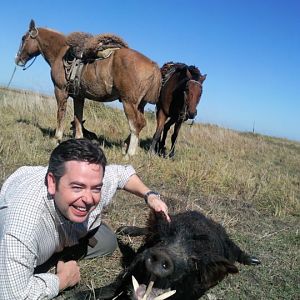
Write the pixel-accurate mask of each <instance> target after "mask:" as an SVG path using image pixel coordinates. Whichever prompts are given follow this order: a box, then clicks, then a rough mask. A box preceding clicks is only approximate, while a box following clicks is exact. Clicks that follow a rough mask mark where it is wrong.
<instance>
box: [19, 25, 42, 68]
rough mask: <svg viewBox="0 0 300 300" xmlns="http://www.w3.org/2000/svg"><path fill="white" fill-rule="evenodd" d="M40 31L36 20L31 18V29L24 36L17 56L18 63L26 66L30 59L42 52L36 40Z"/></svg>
mask: <svg viewBox="0 0 300 300" xmlns="http://www.w3.org/2000/svg"><path fill="white" fill-rule="evenodd" d="M38 33H39V32H38V29H37V28H36V27H35V23H34V21H33V20H31V21H30V24H29V30H28V31H27V32H26V33H25V34H24V35H23V37H22V40H21V44H20V48H19V50H18V53H17V55H16V58H15V63H16V65H18V66H22V67H24V66H25V65H26V63H27V62H28V61H29V60H30V59H32V58H33V57H36V56H38V55H39V54H40V53H41V52H40V49H39V45H38V42H37V40H36V37H37V36H38Z"/></svg>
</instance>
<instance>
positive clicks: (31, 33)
mask: <svg viewBox="0 0 300 300" xmlns="http://www.w3.org/2000/svg"><path fill="white" fill-rule="evenodd" d="M38 34H39V30H38V29H37V28H34V30H29V31H28V35H29V37H30V38H32V39H36V38H37V36H38ZM27 39H28V37H26V38H25V40H24V41H23V40H22V41H21V43H20V46H19V50H18V52H17V57H18V56H19V55H20V54H21V50H22V49H23V46H24V43H25V42H26V41H27ZM39 50H40V52H41V54H42V55H43V53H42V51H41V49H39ZM36 58H37V56H34V58H33V60H32V61H31V63H30V64H29V65H28V66H27V67H26V63H27V62H28V61H29V60H31V59H32V58H31V59H29V60H28V61H27V62H26V63H25V64H24V67H23V71H25V70H27V69H29V68H30V67H31V66H32V65H33V63H34V62H35V60H36Z"/></svg>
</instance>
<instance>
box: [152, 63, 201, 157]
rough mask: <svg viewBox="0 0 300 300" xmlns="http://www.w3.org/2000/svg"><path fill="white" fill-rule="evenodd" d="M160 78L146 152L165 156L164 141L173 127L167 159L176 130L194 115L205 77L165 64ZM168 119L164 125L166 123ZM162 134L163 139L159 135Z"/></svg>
mask: <svg viewBox="0 0 300 300" xmlns="http://www.w3.org/2000/svg"><path fill="white" fill-rule="evenodd" d="M161 73H162V77H163V84H162V89H161V92H160V97H159V101H158V103H157V105H156V109H157V111H156V119H157V127H156V131H155V134H154V136H153V140H152V144H151V147H150V151H151V152H152V153H157V154H159V155H162V156H164V157H166V147H165V142H166V138H167V134H168V131H169V129H170V127H171V126H172V125H173V124H175V126H174V127H175V128H174V133H173V135H172V137H171V142H172V144H171V150H170V153H169V157H173V156H174V154H175V144H176V139H177V136H178V132H179V130H180V127H181V125H182V123H183V122H184V121H186V120H187V119H194V118H195V117H196V115H197V109H196V108H197V105H198V103H199V101H200V97H201V94H202V84H203V82H204V80H205V78H206V74H205V75H201V73H200V71H199V69H198V68H196V67H195V66H187V65H186V64H183V63H173V62H168V63H166V64H164V65H163V66H162V68H161ZM168 118H169V120H168V121H167V122H166V120H167V119H168ZM162 132H163V136H162V137H161V134H162Z"/></svg>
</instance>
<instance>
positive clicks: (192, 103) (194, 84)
mask: <svg viewBox="0 0 300 300" xmlns="http://www.w3.org/2000/svg"><path fill="white" fill-rule="evenodd" d="M205 78H206V75H201V74H199V76H198V78H197V79H193V77H191V79H189V80H188V81H187V82H186V85H185V90H184V101H185V104H186V117H187V118H188V119H194V118H195V117H196V115H197V105H198V103H199V102H200V98H201V95H202V83H203V82H204V80H205Z"/></svg>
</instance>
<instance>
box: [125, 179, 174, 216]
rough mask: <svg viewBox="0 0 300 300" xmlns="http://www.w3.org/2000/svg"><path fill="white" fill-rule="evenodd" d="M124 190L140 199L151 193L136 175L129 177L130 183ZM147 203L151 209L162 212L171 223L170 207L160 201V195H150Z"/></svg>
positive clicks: (127, 183) (128, 182)
mask: <svg viewBox="0 0 300 300" xmlns="http://www.w3.org/2000/svg"><path fill="white" fill-rule="evenodd" d="M124 190H126V191H127V192H130V193H132V194H135V195H137V196H139V197H144V196H145V194H146V193H148V192H149V191H150V189H149V188H148V187H147V186H146V185H145V184H144V183H143V182H142V180H141V179H140V178H139V177H138V176H137V175H136V174H134V175H132V176H130V177H129V179H128V181H127V182H126V184H125V186H124ZM147 203H148V205H149V207H150V208H152V209H154V210H155V211H157V212H159V211H162V212H163V213H164V214H165V216H166V218H167V220H168V221H169V222H170V221H171V219H170V217H169V214H168V206H167V205H166V203H165V202H164V201H162V200H161V199H160V197H159V195H155V194H150V195H149V196H148V198H147Z"/></svg>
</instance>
